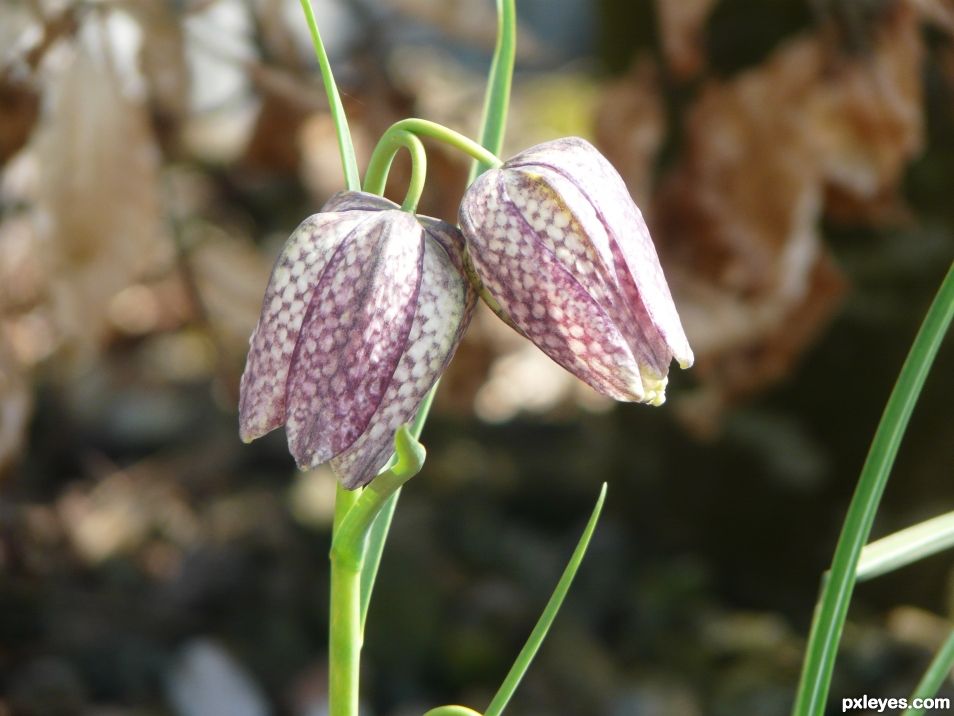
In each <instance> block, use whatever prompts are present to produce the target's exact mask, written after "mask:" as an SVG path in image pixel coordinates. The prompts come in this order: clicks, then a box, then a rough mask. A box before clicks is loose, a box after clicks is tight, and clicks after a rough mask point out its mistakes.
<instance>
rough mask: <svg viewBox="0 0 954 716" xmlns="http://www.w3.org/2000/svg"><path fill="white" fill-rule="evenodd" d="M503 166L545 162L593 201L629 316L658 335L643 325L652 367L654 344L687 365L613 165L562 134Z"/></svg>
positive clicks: (669, 305)
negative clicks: (649, 328) (606, 235)
mask: <svg viewBox="0 0 954 716" xmlns="http://www.w3.org/2000/svg"><path fill="white" fill-rule="evenodd" d="M505 166H507V167H519V166H533V167H549V168H551V169H553V170H554V171H555V172H558V173H560V174H562V175H563V176H564V177H566V178H567V179H568V180H569V181H571V182H572V183H573V184H575V185H576V186H577V187H578V188H579V191H580V192H581V193H582V194H583V195H584V196H586V197H587V199H588V200H589V202H590V203H591V205H592V206H593V207H594V209H595V211H596V212H597V214H598V215H599V216H600V219H601V221H602V223H603V225H604V226H605V227H606V230H607V232H608V233H609V235H610V241H611V246H612V249H613V260H614V263H615V268H616V273H617V276H618V277H619V281H620V290H621V291H622V292H623V293H624V294H625V297H626V300H627V304H628V305H629V306H630V307H631V309H632V311H633V317H634V319H636V321H637V322H639V323H640V324H641V325H644V326H652V327H653V329H654V331H655V332H657V333H658V339H655V338H654V337H653V336H652V333H653V332H654V331H647V332H646V333H647V338H649V339H650V340H651V341H652V342H653V343H654V353H656V354H657V361H656V365H654V366H653V368H655V369H657V370H658V371H660V373H661V375H662V376H665V374H666V372H667V371H668V362H669V361H668V359H666V360H665V366H662V367H660V366H659V363H660V362H662V361H663V360H664V358H663V356H664V352H663V351H662V350H661V349H660V345H661V344H664V345H665V346H666V348H667V349H668V352H671V354H672V355H673V356H674V357H675V358H676V360H677V361H678V362H679V365H680V366H682V367H683V368H687V367H689V366H690V365H692V362H693V355H692V349H691V348H690V347H689V341H688V340H687V338H686V334H685V332H684V331H683V328H682V323H681V321H680V320H679V314H678V313H677V312H676V307H675V304H674V303H673V301H672V296H671V294H670V292H669V286H668V284H667V283H666V279H665V277H664V276H663V272H662V268H661V267H660V265H659V258H658V256H657V254H656V249H655V247H654V246H653V242H652V239H651V238H650V235H649V229H648V228H647V226H646V222H645V220H644V219H643V215H642V213H641V212H640V211H639V208H638V207H637V206H636V204H635V203H634V202H633V200H632V198H631V196H630V194H629V190H628V189H627V188H626V184H625V182H624V181H623V179H622V177H620V175H619V173H618V172H617V171H616V169H614V168H613V165H612V164H610V163H609V161H607V159H606V158H605V157H604V156H603V155H602V154H600V152H599V151H597V149H596V148H595V147H593V145H591V144H590V143H589V142H587V141H585V140H583V139H580V138H578V137H567V138H564V139H558V140H555V141H552V142H546V143H544V144H540V145H537V146H535V147H531V148H530V149H528V150H527V151H525V152H522V153H520V154H518V155H517V156H515V157H513V158H512V159H511V160H509V161H508V162H507V163H506V165H505Z"/></svg>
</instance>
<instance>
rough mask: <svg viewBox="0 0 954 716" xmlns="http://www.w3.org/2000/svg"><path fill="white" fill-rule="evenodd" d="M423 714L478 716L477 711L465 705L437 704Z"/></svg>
mask: <svg viewBox="0 0 954 716" xmlns="http://www.w3.org/2000/svg"><path fill="white" fill-rule="evenodd" d="M424 716H480V714H479V713H477V712H476V711H474V710H473V709H469V708H467V707H466V706H456V705H455V706H438V707H437V708H436V709H431V710H430V711H428V712H427V713H426V714H424Z"/></svg>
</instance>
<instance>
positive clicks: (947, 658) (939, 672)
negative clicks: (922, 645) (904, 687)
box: [904, 630, 954, 716]
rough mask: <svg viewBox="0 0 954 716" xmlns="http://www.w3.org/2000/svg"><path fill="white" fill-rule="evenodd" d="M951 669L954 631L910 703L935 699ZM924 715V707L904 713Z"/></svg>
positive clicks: (933, 661)
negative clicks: (917, 700) (916, 700)
mask: <svg viewBox="0 0 954 716" xmlns="http://www.w3.org/2000/svg"><path fill="white" fill-rule="evenodd" d="M951 669H954V630H951V633H950V634H948V635H947V640H946V641H945V642H944V644H943V645H942V646H941V648H940V649H939V650H938V652H937V654H936V655H935V656H934V659H933V660H932V661H931V664H930V666H928V669H927V671H925V672H924V676H922V677H921V680H920V681H919V682H918V685H917V686H916V687H915V689H914V693H913V694H911V698H910V699H908V703H910V704H913V703H914V700H915V699H921V701H922V702H923V701H924V699H930V698H933V697H934V695H935V694H936V693H937V692H938V691H939V690H940V688H941V684H943V683H944V680H945V679H946V678H948V677H949V676H950V675H951ZM923 713H924V708H923V707H922V708H914V706H913V705H912V706H910V707H909V708H908V709H907V710H906V711H905V712H904V716H921V714H923Z"/></svg>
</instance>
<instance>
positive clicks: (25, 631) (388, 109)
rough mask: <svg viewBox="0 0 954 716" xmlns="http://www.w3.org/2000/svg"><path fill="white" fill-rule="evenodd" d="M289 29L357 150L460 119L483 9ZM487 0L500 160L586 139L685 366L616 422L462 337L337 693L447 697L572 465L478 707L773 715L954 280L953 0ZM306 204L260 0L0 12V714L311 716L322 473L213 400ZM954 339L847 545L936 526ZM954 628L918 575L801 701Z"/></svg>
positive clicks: (912, 672) (949, 498) (280, 27)
mask: <svg viewBox="0 0 954 716" xmlns="http://www.w3.org/2000/svg"><path fill="white" fill-rule="evenodd" d="M314 5H315V8H316V11H317V15H318V19H319V23H320V26H321V29H322V33H323V35H324V37H325V38H326V40H327V43H328V46H329V51H330V53H331V55H332V59H333V63H334V68H335V71H336V75H337V78H338V82H339V85H340V87H341V90H342V92H343V94H344V101H345V104H346V107H347V110H348V113H349V119H350V122H351V127H352V130H353V133H354V140H355V144H356V146H357V151H358V153H359V158H360V161H361V163H362V166H363V163H364V161H366V159H367V156H368V154H369V152H370V149H371V148H372V147H373V144H374V142H375V141H376V139H377V137H378V136H379V135H380V134H381V132H382V131H383V130H384V129H385V128H386V127H387V126H388V125H389V124H390V123H392V122H393V121H396V120H398V119H400V118H403V117H405V116H410V115H416V116H421V117H424V118H427V119H432V120H435V121H438V122H442V123H444V124H447V125H448V126H451V127H453V128H455V129H458V130H461V131H464V132H466V133H468V134H472V135H473V134H474V133H475V131H476V129H477V126H478V123H479V120H480V103H481V100H482V94H483V82H484V79H483V77H484V73H485V71H486V67H487V64H488V61H489V57H490V53H491V50H492V47H493V40H494V33H495V27H496V20H495V16H494V6H493V3H492V2H489V1H488V0H453V1H448V0H335V1H332V0H315V2H314ZM517 7H518V14H519V17H520V35H519V50H518V63H517V64H518V75H517V78H516V81H515V85H514V97H513V104H512V112H511V116H510V121H509V134H508V137H507V151H506V152H505V154H509V153H513V152H516V151H518V150H519V149H521V148H524V147H526V146H529V145H530V144H533V143H535V142H538V141H543V140H547V139H551V138H554V137H557V136H563V135H569V134H576V135H581V136H584V137H587V138H589V139H590V140H592V141H593V142H595V143H596V144H597V145H598V146H599V147H600V148H601V149H602V150H603V151H604V152H605V153H606V154H607V156H608V157H609V158H610V159H611V161H612V162H613V163H614V164H615V165H616V166H617V168H618V169H619V171H620V173H621V174H622V175H623V176H624V178H625V179H626V180H627V182H628V184H629V186H630V188H631V190H632V193H633V196H634V197H635V198H636V200H637V202H638V203H639V204H640V206H641V207H642V208H643V210H644V212H645V213H646V216H647V219H648V222H649V225H650V228H651V230H652V232H653V235H654V237H655V240H656V242H657V244H658V246H659V251H660V256H661V260H662V263H663V265H664V268H665V270H666V273H667V276H668V277H669V279H670V283H671V286H672V289H673V293H674V296H675V299H676V303H677V305H678V307H679V310H680V312H681V314H682V316H683V320H684V323H685V326H686V329H687V332H688V334H689V337H690V341H691V342H692V345H693V347H694V349H695V353H696V356H697V363H696V366H695V367H694V368H693V369H692V370H690V371H687V372H682V371H678V370H676V371H675V373H674V375H673V376H672V381H671V387H670V391H669V402H667V403H666V405H664V406H663V407H661V408H658V409H657V408H649V407H647V406H634V405H613V404H610V403H608V402H607V401H605V400H603V399H602V398H600V397H599V396H597V395H595V394H593V393H592V392H591V391H589V390H588V389H587V388H585V387H584V386H583V385H582V384H581V383H579V382H578V381H576V380H575V379H573V378H572V377H570V376H568V375H567V374H565V373H564V372H563V371H562V370H561V369H559V368H558V367H556V366H555V365H554V364H552V363H550V362H549V360H548V359H547V358H545V357H544V356H543V355H542V354H540V353H539V352H538V351H536V349H535V348H533V347H532V346H530V345H529V344H527V343H526V342H525V341H523V340H522V339H520V338H519V337H517V336H516V335H515V334H513V333H512V332H510V330H509V329H507V328H506V327H505V326H503V325H502V324H501V323H500V322H499V321H496V319H494V318H492V317H488V315H487V314H486V313H480V314H479V315H478V316H477V317H476V319H475V321H474V323H473V325H472V326H471V328H470V330H469V332H468V334H467V337H466V339H465V341H464V343H463V345H462V347H461V349H460V351H459V353H458V356H457V358H456V359H455V361H454V363H453V365H452V366H451V369H450V371H449V373H448V375H447V377H446V379H445V381H444V382H443V383H442V387H441V391H440V394H439V397H438V400H437V404H436V408H435V411H434V414H433V417H432V419H431V420H430V422H429V424H428V426H427V430H426V433H425V436H424V442H425V444H426V445H427V448H428V451H429V459H428V462H427V466H426V468H425V470H424V471H423V473H422V474H421V475H419V476H418V477H417V478H415V479H414V481H413V482H412V483H411V484H410V485H409V487H408V488H407V489H406V490H405V492H404V495H403V496H402V498H401V504H400V507H399V510H398V512H397V516H396V519H395V523H394V528H393V533H392V538H391V540H390V543H389V545H388V548H387V551H386V552H385V558H384V563H383V566H382V572H381V575H380V580H379V583H378V587H377V590H376V592H375V600H374V602H373V604H372V608H371V612H370V617H369V625H368V637H367V642H366V648H365V671H364V683H363V687H364V688H363V693H364V699H365V703H366V711H365V713H366V714H369V715H381V716H384V715H393V716H417V715H419V714H421V713H423V712H424V711H425V710H427V709H428V708H430V707H433V706H435V705H437V704H439V703H447V702H460V703H465V704H468V705H471V706H473V707H475V708H477V709H481V708H483V707H484V706H485V705H486V703H487V702H488V700H489V697H490V696H491V695H492V693H493V691H494V689H495V687H496V685H497V684H498V683H499V681H500V680H501V678H502V677H503V675H504V674H505V672H506V670H507V668H508V667H509V665H510V663H511V660H512V658H513V657H514V656H515V654H516V652H517V651H518V649H519V647H520V645H521V644H522V643H523V640H524V638H525V637H526V635H527V633H528V632H529V630H530V628H531V627H532V625H533V623H534V621H535V619H536V617H537V615H538V614H539V612H540V610H541V608H542V606H543V604H544V603H545V601H546V599H547V596H548V595H549V593H550V589H551V588H552V585H553V584H555V582H556V580H557V578H558V576H559V574H560V572H561V570H562V567H563V565H564V563H565V560H566V559H567V557H568V556H569V553H570V551H571V550H572V546H573V544H574V543H575V541H576V539H577V537H578V535H579V533H580V531H581V529H582V526H583V524H584V522H585V520H586V517H587V516H588V514H589V511H590V509H591V507H592V504H593V501H594V500H595V498H596V495H597V492H598V489H599V485H600V483H601V482H603V481H607V482H608V483H609V497H608V503H607V508H606V511H605V513H604V518H603V521H602V523H601V525H600V527H599V530H598V532H597V534H596V537H595V539H594V542H593V545H592V547H591V550H590V553H589V555H588V557H587V560H586V561H585V563H584V566H583V569H582V571H581V572H580V574H579V577H578V580H577V583H576V584H575V586H574V588H573V590H572V591H571V594H570V597H569V599H568V602H567V603H566V606H565V607H564V610H563V612H562V614H561V616H560V618H559V619H558V621H557V623H556V625H555V628H554V630H553V632H552V634H551V636H550V638H549V639H548V641H547V642H546V644H545V646H544V649H543V650H542V652H541V653H540V655H539V657H538V659H537V661H536V663H535V665H534V667H533V668H532V670H531V671H530V673H529V675H528V677H527V679H526V681H525V682H524V684H523V685H522V686H521V688H520V690H519V691H518V693H517V696H516V699H515V701H514V703H513V705H512V707H511V709H510V710H511V711H512V713H514V714H522V715H527V716H536V715H545V714H551V715H557V716H592V715H594V714H598V715H606V716H628V715H645V716H655V715H664V714H665V715H670V714H678V715H679V716H701V715H709V714H712V715H716V716H721V715H725V716H729V715H732V716H739V715H747V714H754V715H758V716H773V715H775V714H779V715H781V714H786V713H787V712H788V710H789V708H790V706H791V700H792V695H793V692H794V688H795V684H796V681H797V676H798V671H799V667H800V659H801V651H802V648H803V645H804V638H805V635H806V632H807V627H808V624H809V620H810V617H811V610H812V606H813V603H814V599H815V596H816V593H817V589H818V585H819V577H820V575H821V573H822V571H823V570H824V569H825V568H826V566H827V565H828V563H829V560H830V557H831V553H832V550H833V546H834V540H835V537H836V535H837V532H838V529H839V527H840V524H841V519H842V517H843V515H844V511H845V507H846V505H847V501H848V498H849V496H850V494H851V490H852V488H853V485H854V482H855V480H856V477H857V475H858V472H859V469H860V467H861V464H862V462H863V459H864V455H865V453H866V450H867V447H868V443H869V440H870V438H871V436H872V434H873V431H874V429H875V426H876V424H877V421H878V418H879V416H880V412H881V409H882V407H883V405H884V402H885V400H886V398H887V396H888V393H889V390H890V388H891V386H892V384H893V380H894V378H895V377H896V375H897V372H898V369H899V367H900V365H901V362H902V360H903V358H904V355H905V354H906V352H907V349H908V347H909V345H910V342H911V340H912V338H913V336H914V333H915V331H916V329H917V326H918V324H919V322H920V320H921V318H922V317H923V315H924V313H925V310H926V308H927V306H928V303H929V301H930V299H931V297H932V295H933V293H934V291H935V290H936V288H937V287H938V285H939V284H940V281H941V278H942V277H943V275H944V273H945V271H946V270H947V268H948V266H949V265H950V262H951V259H952V257H954V233H952V227H954V201H952V195H951V192H952V187H954V122H952V120H954V42H952V40H954V4H951V3H950V2H944V1H943V0H814V1H811V0H775V1H774V2H770V3H769V2H767V3H751V2H745V1H743V0H721V1H717V0H691V1H689V0H656V2H650V1H649V0H640V1H637V2H633V1H632V0H600V2H578V1H577V2H575V1H573V0H519V1H518V3H517ZM429 169H430V174H429V179H430V181H429V182H428V188H427V189H426V191H425V194H424V199H423V203H422V211H423V212H424V213H428V214H432V215H435V216H439V217H442V218H445V219H449V220H451V221H453V220H454V217H455V216H456V204H457V202H458V200H459V197H460V194H461V191H462V189H463V186H464V181H465V177H466V172H467V169H468V166H467V161H466V159H465V158H463V157H462V156H460V155H458V154H455V153H453V152H450V151H448V150H446V149H445V148H444V147H441V146H430V145H429ZM407 172H408V167H407V165H406V158H405V157H400V158H399V160H398V162H397V164H396V166H395V170H394V171H393V172H392V179H391V184H390V188H389V194H390V195H391V196H392V197H393V198H397V199H400V197H402V196H403V190H404V186H405V181H406V179H407ZM341 188H342V176H341V170H340V166H339V161H338V155H337V148H336V145H335V142H334V132H333V127H332V123H331V121H330V118H329V115H328V112H327V106H326V102H325V99H324V93H323V90H322V88H321V86H320V83H319V81H318V75H317V72H316V68H315V65H314V60H313V54H312V50H311V48H310V44H309V41H308V36H307V31H306V29H305V27H304V23H303V22H302V19H301V14H300V7H299V5H298V3H297V2H295V1H294V0H100V1H92V0H89V1H82V2H81V1H70V0H3V2H2V3H0V476H2V481H0V714H2V715H3V716H11V715H17V716H19V715H21V714H22V715H26V716H48V715H54V716H56V715H64V716H69V715H72V714H77V715H87V714H96V715H100V714H102V715H109V716H133V715H135V716H147V715H148V716H152V715H161V714H176V715H181V716H220V715H221V716H257V715H259V714H282V715H285V714H287V715H289V716H319V715H320V714H323V713H325V701H324V698H325V697H324V693H325V685H324V669H325V641H326V638H327V631H326V629H327V627H326V617H327V615H326V612H327V588H328V574H327V562H326V554H327V550H328V546H329V526H330V520H331V510H332V500H333V492H334V483H333V478H332V477H331V476H330V475H329V474H327V473H326V472H324V471H321V470H319V471H316V472H312V473H299V472H297V471H296V470H295V469H294V466H293V463H292V460H291V458H290V457H289V456H288V454H287V450H286V445H285V438H284V435H283V434H282V431H277V432H276V433H273V434H272V435H270V436H268V437H267V438H265V439H263V440H260V441H258V442H256V443H254V444H252V445H249V446H245V445H242V444H241V443H240V442H239V440H238V436H237V425H236V409H235V405H236V398H237V386H238V377H239V375H240V374H241V371H242V367H243V361H244V357H245V350H246V347H247V340H248V336H249V334H250V332H251V330H252V328H253V326H254V324H255V321H256V319H257V316H258V311H259V303H260V300H261V297H262V294H263V291H264V287H265V283H266V281H267V278H268V274H269V270H270V267H271V263H272V261H273V260H274V257H275V256H276V254H277V252H278V250H279V248H280V246H281V244H282V242H283V241H284V239H285V238H286V237H287V236H288V234H289V233H290V231H291V230H292V229H293V228H294V227H295V226H296V225H297V224H298V223H299V222H300V221H301V220H302V219H303V218H304V217H305V216H307V215H309V214H311V213H314V212H315V211H317V209H318V208H319V207H320V206H321V204H322V203H323V202H324V201H325V199H327V197H328V196H330V195H331V194H332V193H334V192H335V191H337V190H339V189H341ZM951 348H952V347H951V345H950V343H948V344H947V345H946V346H945V347H944V348H943V349H942V351H941V354H940V356H939V358H938V362H937V363H936V364H935V367H934V370H933V372H932V375H931V376H930V378H929V380H928V383H927V386H926V388H925V392H924V395H923V397H922V399H921V401H920V403H919V404H918V407H917V410H916V412H915V414H914V417H913V420H912V424H911V428H910V430H909V432H908V435H907V437H906V439H905V442H904V444H903V446H902V449H901V453H900V456H899V459H898V463H897V465H896V469H895V472H894V475H893V478H892V481H891V483H890V484H889V486H888V490H887V494H886V495H885V499H884V504H883V508H882V510H881V512H880V513H879V518H878V521H877V523H876V526H875V533H876V536H878V535H883V534H887V533H889V532H892V531H894V530H897V529H900V528H902V527H904V526H907V525H908V524H911V523H913V522H916V521H918V520H921V519H925V518H927V517H930V516H933V515H936V514H939V513H941V512H944V511H947V510H950V509H952V508H954V480H952V468H954V434H952V433H954V429H952V426H954V420H952V412H951V397H952V390H954V351H952V349H951ZM952 613H954V570H952V562H951V558H950V555H949V554H948V555H940V556H937V557H934V558H931V559H929V560H926V561H924V562H922V563H920V564H918V565H916V566H913V567H909V568H906V569H904V570H901V571H899V572H897V573H894V574H891V575H888V576H885V577H881V578H879V579H877V580H875V581H873V582H871V583H867V584H864V585H862V586H861V587H860V588H859V589H858V591H857V594H856V597H855V600H854V602H853V606H852V611H851V615H850V623H849V625H848V628H847V630H846V632H845V637H844V642H843V652H842V656H841V657H840V659H839V661H838V665H837V670H836V676H835V681H834V685H833V689H832V695H833V699H835V703H836V704H840V699H841V698H843V697H852V696H854V697H857V696H861V695H863V694H868V695H870V696H878V697H890V696H906V695H907V694H908V693H909V692H910V690H911V689H912V687H913V686H914V684H915V683H916V681H917V679H918V677H919V675H920V674H921V672H922V671H923V669H924V667H925V666H926V664H927V662H928V660H929V659H930V656H931V654H932V653H933V651H934V649H936V648H937V646H938V645H939V644H940V641H941V640H942V639H943V638H944V636H945V635H946V634H947V632H948V630H949V629H950V626H951V623H950V620H951V617H952ZM945 688H946V692H944V693H946V695H948V696H954V689H952V687H951V685H950V683H948V685H947V686H946V687H945ZM838 711H840V708H839V707H838V706H837V705H835V707H834V708H833V709H832V712H833V713H834V712H838Z"/></svg>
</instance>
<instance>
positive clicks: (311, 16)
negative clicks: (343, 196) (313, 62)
mask: <svg viewBox="0 0 954 716" xmlns="http://www.w3.org/2000/svg"><path fill="white" fill-rule="evenodd" d="M301 9H302V11H303V12H304V13H305V22H306V23H307V24H308V30H309V32H311V43H312V45H314V47H315V57H317V58H318V68H319V69H320V70H321V80H322V83H323V84H324V85H325V93H326V94H327V95H328V106H329V108H330V110H331V118H332V119H333V120H334V123H335V133H336V134H337V135H338V152H339V153H340V154H341V166H342V169H343V170H344V175H345V184H346V185H347V187H348V189H350V190H351V191H358V190H359V189H361V175H360V174H359V173H358V160H357V159H356V158H355V156H354V145H353V144H352V142H351V132H350V131H349V130H348V118H347V116H346V115H345V111H344V106H343V105H342V104H341V96H340V95H339V94H338V86H337V85H336V84H335V78H334V75H333V74H332V73H331V62H330V61H329V60H328V53H327V52H325V45H324V43H322V41H321V34H320V33H319V32H318V22H317V21H316V20H315V13H314V11H313V10H312V8H311V0H301Z"/></svg>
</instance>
